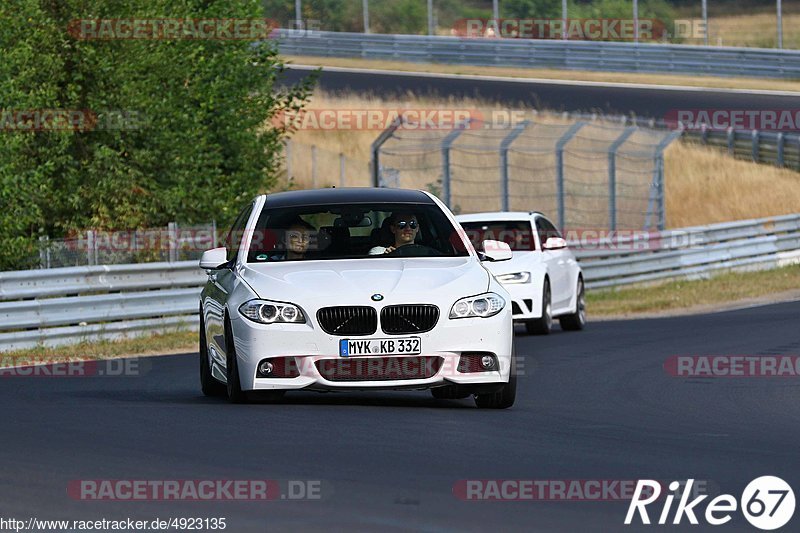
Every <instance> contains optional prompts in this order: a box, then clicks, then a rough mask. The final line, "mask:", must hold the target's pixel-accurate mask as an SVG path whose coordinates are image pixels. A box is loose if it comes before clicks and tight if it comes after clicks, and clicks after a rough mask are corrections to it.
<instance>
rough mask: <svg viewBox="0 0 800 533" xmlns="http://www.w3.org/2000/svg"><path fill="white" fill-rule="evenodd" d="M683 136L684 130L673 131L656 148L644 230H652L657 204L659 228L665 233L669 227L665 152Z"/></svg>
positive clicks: (657, 223)
mask: <svg viewBox="0 0 800 533" xmlns="http://www.w3.org/2000/svg"><path fill="white" fill-rule="evenodd" d="M681 135H683V128H681V129H679V130H678V131H673V132H672V133H670V134H669V135H667V136H666V137H664V138H663V139H662V140H661V142H660V143H658V145H657V146H656V148H655V152H654V154H653V160H654V164H653V181H652V183H650V199H649V200H648V202H647V213H646V214H645V219H644V229H646V230H649V229H650V218H651V216H652V214H653V208H654V205H653V204H657V209H658V213H657V215H656V216H657V217H658V218H657V222H656V225H657V228H658V230H659V231H664V228H666V226H667V221H666V218H667V215H666V210H665V209H664V150H666V149H667V146H669V145H670V143H672V141H674V140H675V139H677V138H679V137H680V136H681Z"/></svg>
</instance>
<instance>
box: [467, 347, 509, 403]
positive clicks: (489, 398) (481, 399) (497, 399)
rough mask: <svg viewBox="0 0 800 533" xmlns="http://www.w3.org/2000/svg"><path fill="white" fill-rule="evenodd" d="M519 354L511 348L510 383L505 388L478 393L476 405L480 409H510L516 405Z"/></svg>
mask: <svg viewBox="0 0 800 533" xmlns="http://www.w3.org/2000/svg"><path fill="white" fill-rule="evenodd" d="M516 367H517V356H516V354H515V350H514V348H513V347H512V348H511V369H510V370H509V375H508V383H506V384H505V385H503V388H502V389H500V390H499V391H497V392H494V393H491V394H476V395H475V405H477V406H478V407H479V408H480V409H508V408H509V407H511V406H512V405H514V401H515V400H516V398H517V368H516Z"/></svg>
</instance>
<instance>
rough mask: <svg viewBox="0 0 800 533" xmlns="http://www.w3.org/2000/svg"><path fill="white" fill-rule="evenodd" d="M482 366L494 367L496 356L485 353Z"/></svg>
mask: <svg viewBox="0 0 800 533" xmlns="http://www.w3.org/2000/svg"><path fill="white" fill-rule="evenodd" d="M481 366H482V367H483V368H484V369H485V370H491V369H492V367H494V357H492V356H491V355H484V356H483V357H481Z"/></svg>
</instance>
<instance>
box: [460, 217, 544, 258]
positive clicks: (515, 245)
mask: <svg viewBox="0 0 800 533" xmlns="http://www.w3.org/2000/svg"><path fill="white" fill-rule="evenodd" d="M461 227H462V228H464V231H465V232H466V234H467V237H469V240H470V242H472V245H473V246H474V247H475V249H477V250H480V249H481V248H480V245H481V243H482V242H483V241H501V242H504V243H506V244H508V245H509V246H510V247H511V251H512V252H528V251H532V250H535V249H536V241H535V239H534V238H533V232H532V231H531V223H530V222H528V221H527V220H495V221H478V222H461Z"/></svg>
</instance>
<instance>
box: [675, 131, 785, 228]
mask: <svg viewBox="0 0 800 533" xmlns="http://www.w3.org/2000/svg"><path fill="white" fill-rule="evenodd" d="M664 163H665V173H666V178H665V183H666V193H667V223H668V225H669V226H670V227H685V226H694V225H700V224H712V223H714V222H726V221H731V220H741V219H748V218H760V217H766V216H774V215H785V214H790V213H797V212H800V174H798V173H797V172H794V171H791V170H786V169H780V168H777V167H773V166H770V165H758V164H755V163H751V162H749V161H742V160H738V159H734V158H732V157H730V156H728V155H727V154H726V153H724V152H721V151H719V150H718V149H714V148H709V147H704V146H698V145H695V144H688V143H674V144H673V145H672V146H671V147H670V148H669V149H668V150H667V153H666V154H665V160H664Z"/></svg>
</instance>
